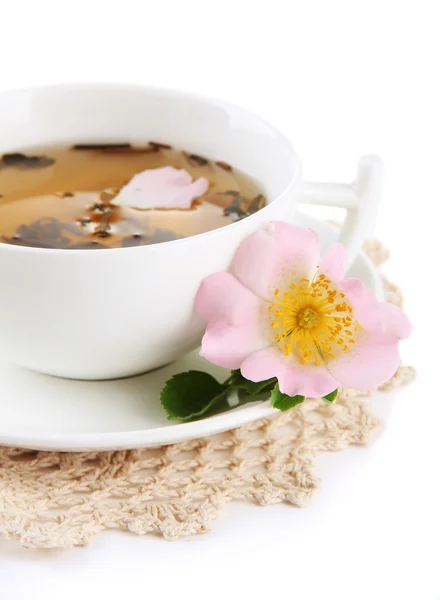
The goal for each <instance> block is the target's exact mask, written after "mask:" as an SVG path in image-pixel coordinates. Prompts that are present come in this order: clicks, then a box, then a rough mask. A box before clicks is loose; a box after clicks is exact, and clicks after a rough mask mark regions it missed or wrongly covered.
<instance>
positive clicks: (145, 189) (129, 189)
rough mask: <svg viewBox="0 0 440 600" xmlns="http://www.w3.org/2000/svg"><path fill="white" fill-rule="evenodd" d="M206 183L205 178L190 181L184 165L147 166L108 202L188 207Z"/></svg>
mask: <svg viewBox="0 0 440 600" xmlns="http://www.w3.org/2000/svg"><path fill="white" fill-rule="evenodd" d="M208 187H209V183H208V180H207V179H205V178H204V177H201V178H200V179H197V180H196V181H194V182H193V181H192V177H191V175H190V174H189V173H188V172H187V171H185V169H175V168H174V167H161V168H159V169H147V170H146V171H142V173H138V174H137V175H135V176H134V177H133V178H132V179H131V180H130V181H129V182H128V183H127V185H126V186H125V187H123V188H122V189H121V191H120V192H119V194H118V195H117V196H116V197H115V198H113V200H112V201H111V203H112V204H115V205H117V206H130V207H131V208H139V209H148V208H191V204H192V201H193V200H194V199H195V198H198V197H199V196H203V194H204V193H205V192H206V191H207V189H208Z"/></svg>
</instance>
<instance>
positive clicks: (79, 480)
mask: <svg viewBox="0 0 440 600" xmlns="http://www.w3.org/2000/svg"><path fill="white" fill-rule="evenodd" d="M365 250H366V252H367V253H368V255H369V256H370V258H371V259H372V261H373V262H374V264H375V265H376V266H378V267H379V266H380V265H381V264H382V263H383V262H384V261H385V260H386V258H387V256H388V255H387V252H386V251H385V250H384V249H383V247H382V246H381V245H380V244H378V243H377V242H369V243H368V244H367V245H366V247H365ZM384 287H385V290H386V294H387V299H388V300H389V301H390V302H393V303H395V304H398V305H401V304H402V296H401V294H400V291H399V289H398V288H397V287H396V286H395V285H393V284H392V283H390V282H389V281H388V280H386V279H384ZM413 375H414V372H413V369H412V368H411V367H403V366H401V367H400V369H399V370H398V372H397V373H396V375H395V376H394V378H393V379H392V380H391V381H389V382H388V383H386V384H385V385H384V386H382V388H381V390H384V391H389V390H391V389H393V388H396V387H398V386H400V385H402V384H403V383H406V382H407V381H409V380H410V379H412V378H413ZM376 392H377V390H373V391H372V392H370V394H372V393H376ZM365 396H368V394H358V393H355V392H353V391H350V390H344V391H342V392H341V393H340V395H339V397H338V399H337V401H336V402H335V403H334V404H327V403H325V402H322V400H308V401H306V402H304V403H303V404H300V405H299V406H297V407H296V408H295V409H293V410H291V411H289V412H286V413H280V414H279V415H276V416H275V417H270V418H266V419H262V420H260V421H256V422H254V423H251V424H249V425H245V426H243V427H240V428H238V429H235V430H233V431H230V432H227V433H223V434H218V435H214V436H211V437H207V438H203V439H199V440H194V441H190V442H183V443H180V444H174V445H172V446H164V447H161V448H155V449H138V450H129V451H128V450H127V451H115V452H84V453H74V452H37V451H29V450H23V449H16V448H14V449H11V448H0V533H1V534H3V535H4V536H6V537H8V538H14V539H18V540H19V541H20V542H21V544H23V545H24V546H27V547H32V548H67V547H72V546H82V545H85V544H86V543H87V542H88V541H89V540H90V539H91V538H92V537H93V536H95V535H96V534H97V533H99V532H100V531H103V530H105V529H124V530H128V531H131V532H133V533H137V534H141V535H142V534H146V533H160V534H162V535H163V536H164V537H165V538H167V539H170V540H171V539H176V538H178V537H180V536H184V535H191V534H195V533H202V532H205V531H207V530H208V529H209V526H210V523H211V521H212V520H213V519H215V518H216V517H217V516H218V515H219V512H220V511H221V509H222V507H223V505H224V504H226V503H227V502H229V501H231V500H238V499H240V500H250V501H254V502H257V503H258V504H262V505H265V504H273V503H275V502H282V501H285V502H290V503H292V504H295V505H297V506H304V505H306V504H307V503H308V502H309V501H310V500H311V498H312V497H313V495H314V494H315V493H316V491H317V489H318V484H319V481H318V479H317V477H316V476H315V475H314V469H313V467H314V464H313V463H314V458H315V457H316V455H317V454H319V453H322V452H329V451H334V450H342V449H343V448H346V447H347V446H348V445H350V444H365V443H367V442H368V441H369V439H370V438H371V435H372V433H373V432H374V431H375V430H376V429H377V428H378V426H379V424H380V423H379V419H378V418H377V417H376V416H374V414H372V412H371V410H370V407H369V403H368V400H367V399H366V398H365Z"/></svg>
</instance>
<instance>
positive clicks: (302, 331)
mask: <svg viewBox="0 0 440 600" xmlns="http://www.w3.org/2000/svg"><path fill="white" fill-rule="evenodd" d="M274 296H275V297H274V300H273V302H272V304H271V305H270V306H269V311H270V312H271V314H272V315H273V317H274V320H273V321H272V328H273V329H274V330H275V341H276V342H277V344H278V345H279V347H280V349H281V350H282V351H283V353H284V355H285V356H289V355H293V356H294V357H295V358H296V359H297V360H299V361H300V362H302V363H303V364H314V365H317V366H320V365H322V363H323V362H326V360H328V359H330V358H336V357H337V356H338V355H340V354H342V353H344V352H350V350H351V349H352V348H353V345H354V344H355V343H356V338H357V337H358V335H359V331H360V329H361V327H360V325H359V323H358V322H357V321H356V320H355V319H354V318H353V314H352V313H353V309H352V308H351V306H350V305H349V304H348V302H347V301H346V299H345V294H343V293H342V292H340V291H339V290H338V289H337V288H336V287H335V286H334V285H333V284H332V282H331V281H330V280H329V279H328V278H327V277H326V276H325V275H324V274H320V275H317V274H316V275H315V277H314V278H313V279H312V280H309V279H306V278H305V277H304V278H303V279H301V280H300V281H299V282H298V283H296V284H295V283H292V284H291V285H290V286H289V287H288V289H287V291H285V292H284V293H283V294H280V290H279V289H276V290H275V293H274Z"/></svg>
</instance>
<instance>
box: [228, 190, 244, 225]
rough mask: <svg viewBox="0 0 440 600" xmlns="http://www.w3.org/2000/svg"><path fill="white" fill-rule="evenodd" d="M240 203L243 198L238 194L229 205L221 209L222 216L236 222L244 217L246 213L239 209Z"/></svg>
mask: <svg viewBox="0 0 440 600" xmlns="http://www.w3.org/2000/svg"><path fill="white" fill-rule="evenodd" d="M242 202H243V197H242V196H240V194H238V195H237V196H235V197H234V200H233V201H232V202H231V204H230V205H229V206H227V207H226V208H224V209H223V214H224V215H225V216H233V217H235V218H236V219H237V220H239V219H242V218H243V217H245V216H246V213H245V212H244V211H243V210H242V208H241V204H242Z"/></svg>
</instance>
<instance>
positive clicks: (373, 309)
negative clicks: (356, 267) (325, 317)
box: [339, 279, 382, 330]
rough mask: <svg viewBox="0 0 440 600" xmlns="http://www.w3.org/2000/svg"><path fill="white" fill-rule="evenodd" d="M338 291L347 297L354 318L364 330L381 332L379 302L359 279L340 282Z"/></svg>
mask: <svg viewBox="0 0 440 600" xmlns="http://www.w3.org/2000/svg"><path fill="white" fill-rule="evenodd" d="M339 287H340V289H341V290H342V291H343V292H344V293H345V295H346V296H347V299H348V301H349V302H350V304H351V306H352V307H353V310H354V317H355V319H356V320H357V321H358V322H359V324H360V325H361V326H362V327H364V329H369V330H381V329H382V317H381V311H380V302H379V301H378V300H377V298H376V296H375V295H374V293H373V292H372V291H371V290H369V289H368V288H367V287H366V285H365V283H364V282H363V281H361V280H360V279H346V280H345V281H342V282H340V284H339Z"/></svg>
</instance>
